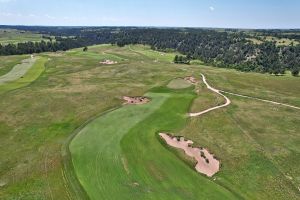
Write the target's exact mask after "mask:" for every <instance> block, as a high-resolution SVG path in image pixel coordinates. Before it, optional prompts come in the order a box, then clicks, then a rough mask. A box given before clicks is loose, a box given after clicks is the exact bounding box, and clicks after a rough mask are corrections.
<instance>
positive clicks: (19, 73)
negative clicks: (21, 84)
mask: <svg viewBox="0 0 300 200" xmlns="http://www.w3.org/2000/svg"><path fill="white" fill-rule="evenodd" d="M36 60H37V59H36V58H35V57H32V58H28V59H25V60H22V63H21V64H17V65H16V66H14V67H13V68H12V70H10V71H9V72H8V73H7V74H5V75H3V76H1V77H0V85H3V84H5V83H8V82H12V81H15V80H18V79H19V78H22V77H23V76H24V75H25V74H26V72H27V71H28V70H29V69H30V68H31V67H32V66H33V64H34V63H35V61H36Z"/></svg>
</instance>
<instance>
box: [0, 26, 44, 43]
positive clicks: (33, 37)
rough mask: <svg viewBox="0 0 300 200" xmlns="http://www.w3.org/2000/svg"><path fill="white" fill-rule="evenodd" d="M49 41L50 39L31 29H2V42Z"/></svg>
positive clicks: (0, 35) (0, 34)
mask: <svg viewBox="0 0 300 200" xmlns="http://www.w3.org/2000/svg"><path fill="white" fill-rule="evenodd" d="M42 40H44V41H48V39H45V38H42V35H41V34H38V33H33V32H29V31H19V30H14V29H0V44H2V45H7V44H16V43H21V42H29V41H30V42H40V41H42Z"/></svg>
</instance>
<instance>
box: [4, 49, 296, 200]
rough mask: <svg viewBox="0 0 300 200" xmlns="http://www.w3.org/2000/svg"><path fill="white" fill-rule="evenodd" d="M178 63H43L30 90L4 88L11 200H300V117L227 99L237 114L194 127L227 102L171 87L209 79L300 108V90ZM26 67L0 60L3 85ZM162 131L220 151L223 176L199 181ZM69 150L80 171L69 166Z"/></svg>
mask: <svg viewBox="0 0 300 200" xmlns="http://www.w3.org/2000/svg"><path fill="white" fill-rule="evenodd" d="M174 56H175V53H160V52H155V51H152V50H151V49H150V48H149V47H145V46H141V45H138V46H125V47H123V48H119V47H117V46H111V45H100V46H92V47H89V50H88V51H87V52H82V49H74V50H71V51H68V52H58V53H43V54H41V55H40V59H39V60H38V61H37V62H36V63H35V64H34V66H36V68H35V67H34V66H33V67H32V68H31V69H36V70H32V71H31V72H30V71H28V72H27V74H28V75H29V76H28V79H27V78H26V77H24V78H23V79H26V80H28V81H27V84H22V87H16V85H17V86H19V83H18V84H17V83H13V84H12V85H11V86H6V87H5V88H3V87H2V86H0V95H1V96H0V97H1V98H0V110H1V113H0V158H1V159H0V197H1V198H3V199H9V200H10V199H70V198H71V197H74V194H76V192H78V191H73V189H74V188H76V185H77V186H78V185H79V183H81V184H82V185H81V186H80V185H79V187H77V189H78V190H85V192H86V193H87V195H88V196H90V198H91V199H100V198H103V199H171V198H172V199H226V198H227V199H235V198H236V199H300V193H299V189H298V188H299V187H300V171H299V167H298V166H299V165H300V159H299V158H300V148H299V147H300V140H299V138H300V135H299V133H300V131H299V130H300V121H299V119H300V112H299V111H298V110H294V109H291V108H286V107H282V106H279V105H273V104H267V103H264V102H259V101H255V100H252V99H245V98H241V97H235V96H231V95H227V96H228V98H230V99H231V101H232V104H231V105H230V106H228V107H226V108H222V109H219V110H215V111H212V112H210V113H207V114H205V115H203V116H199V117H195V118H189V117H188V115H187V113H188V112H190V111H191V112H199V111H201V110H205V109H207V108H210V107H213V106H216V105H220V104H222V103H224V99H222V98H220V97H219V96H217V95H216V94H214V93H212V92H211V91H210V90H208V89H207V88H206V87H205V85H204V84H203V83H202V82H200V83H199V86H198V87H197V88H198V89H199V92H198V93H199V94H198V95H197V94H196V93H195V92H194V90H193V88H192V87H189V88H185V89H177V90H176V89H169V88H167V87H166V85H168V83H170V81H171V80H174V79H176V78H178V77H186V76H190V75H193V76H195V77H196V78H197V79H198V80H201V79H200V73H203V74H204V75H205V76H206V78H207V81H208V83H209V84H210V85H212V86H213V87H215V88H217V89H222V90H224V91H229V92H235V93H239V94H244V95H250V96H255V97H259V98H264V99H269V100H275V101H278V102H283V103H289V104H292V105H295V106H300V100H299V99H300V93H299V91H300V88H299V87H300V79H299V78H298V77H292V76H290V75H288V74H287V75H284V76H271V75H268V74H255V73H241V72H237V71H235V70H228V69H219V68H212V67H208V66H204V65H198V64H192V65H176V64H172V63H171V62H172V60H173V58H174ZM24 58H26V57H24V56H13V57H0V59H1V61H2V59H3V60H4V59H5V63H7V64H5V66H4V67H3V66H1V68H0V70H2V74H1V75H4V74H6V73H7V72H9V71H10V70H11V69H12V68H13V66H15V65H16V64H18V63H20V61H21V60H23V59H24ZM48 58H50V59H48ZM104 59H109V60H112V61H117V62H118V63H117V64H113V65H105V64H101V63H100V62H101V61H103V60H104ZM39 61H40V62H39ZM0 73H1V71H0ZM27 74H25V76H26V75H27ZM33 77H34V78H33ZM29 79H30V80H29ZM32 80H34V81H32ZM29 82H30V84H28V83H29ZM7 87H8V89H7ZM143 95H145V96H147V97H150V98H151V101H150V102H149V103H148V104H144V105H126V106H122V103H123V100H122V97H123V96H143ZM115 108H118V109H115ZM110 109H113V110H112V111H110V112H106V113H104V112H105V111H108V110H110ZM101 113H104V114H101ZM96 116H97V117H96ZM116 124H117V126H116ZM159 131H166V132H172V133H174V134H176V135H182V136H184V137H185V138H187V139H191V140H193V141H194V142H195V145H197V146H203V147H206V148H208V149H209V150H210V151H211V152H212V153H214V154H215V155H216V156H217V157H218V159H219V160H220V161H221V164H222V166H221V170H220V172H218V173H217V174H216V175H215V176H214V177H212V178H207V177H205V176H203V175H200V174H199V173H197V172H196V171H195V170H194V166H193V161H191V160H189V159H187V158H186V157H185V156H184V154H183V153H182V152H181V151H177V150H175V149H173V148H170V147H168V146H166V145H165V144H164V143H163V142H162V141H161V140H160V138H159V137H158V136H157V133H158V132H159ZM77 133H78V134H77ZM72 134H73V136H75V138H74V139H73V140H71V139H72V137H70V136H71V135H72ZM69 137H70V138H71V139H70V138H69ZM68 139H70V140H69V142H70V151H71V153H72V154H71V155H72V157H71V158H70V159H72V160H68V159H64V158H65V156H66V154H62V152H64V153H66V152H67V150H68V149H64V147H68V146H67V145H66V146H65V144H68V142H66V141H68ZM67 153H68V152H67ZM69 156H70V155H69ZM69 161H73V164H74V169H73V167H72V165H68V168H64V166H65V163H64V162H69ZM69 164H70V163H69ZM71 164H72V163H71ZM65 170H68V171H65ZM73 170H74V171H73ZM69 172H70V173H71V172H75V173H76V174H75V173H74V174H72V173H71V175H73V179H70V178H72V177H70V174H68V173H69ZM77 177H78V180H79V181H77V180H76V178H77ZM70 182H71V184H70ZM72 184H74V185H75V187H74V186H73V185H72ZM72 188H73V189H72ZM74 192H75V193H74ZM79 193H80V191H79ZM83 193H84V192H83ZM82 197H85V195H82ZM78 198H79V199H80V196H78ZM74 199H76V198H74Z"/></svg>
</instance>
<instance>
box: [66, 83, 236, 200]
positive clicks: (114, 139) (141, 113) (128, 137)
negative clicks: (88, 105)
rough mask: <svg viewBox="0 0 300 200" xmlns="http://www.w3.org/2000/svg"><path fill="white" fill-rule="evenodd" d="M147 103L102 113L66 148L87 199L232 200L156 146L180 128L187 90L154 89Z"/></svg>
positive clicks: (189, 93)
mask: <svg viewBox="0 0 300 200" xmlns="http://www.w3.org/2000/svg"><path fill="white" fill-rule="evenodd" d="M146 96H148V97H150V98H151V99H152V101H151V102H150V103H148V104H144V105H138V106H136V105H129V106H124V107H122V108H120V109H117V110H115V111H112V112H110V113H107V114H105V115H103V116H101V117H99V118H97V119H96V120H94V121H93V122H91V123H90V124H88V125H87V126H86V127H85V128H83V129H82V130H81V131H80V132H79V134H78V135H77V136H76V137H75V138H74V139H73V141H72V142H71V144H70V151H71V155H72V162H73V165H74V169H75V172H76V174H77V177H78V179H79V181H80V183H81V185H82V186H83V188H84V189H85V191H86V192H87V194H88V196H89V197H90V198H91V199H122V200H124V199H155V200H157V199H201V198H203V199H235V198H236V197H235V196H234V194H232V193H231V192H230V191H228V190H227V189H225V188H223V187H221V186H220V185H217V184H216V183H214V182H213V181H212V180H210V179H208V178H206V177H204V176H202V175H200V174H198V173H197V172H196V171H194V170H193V169H192V168H191V167H190V166H189V165H187V164H186V163H184V162H183V161H182V160H180V159H179V158H178V157H177V156H176V154H174V153H173V152H172V151H169V150H168V148H166V147H165V146H164V145H163V144H162V143H161V142H160V140H159V138H158V136H157V133H158V132H159V131H172V132H176V131H178V130H179V129H181V128H182V127H184V125H185V123H186V120H187V115H186V112H187V110H188V108H189V105H190V103H191V101H192V100H193V99H194V97H195V95H194V94H193V93H192V90H191V89H189V90H187V89H185V90H178V91H176V92H175V91H172V90H170V89H167V88H160V89H156V90H153V91H152V92H150V93H147V94H146Z"/></svg>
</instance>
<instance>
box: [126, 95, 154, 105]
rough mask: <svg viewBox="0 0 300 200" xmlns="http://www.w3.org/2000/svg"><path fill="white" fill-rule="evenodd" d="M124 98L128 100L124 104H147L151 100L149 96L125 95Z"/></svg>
mask: <svg viewBox="0 0 300 200" xmlns="http://www.w3.org/2000/svg"><path fill="white" fill-rule="evenodd" d="M123 99H124V100H125V101H126V102H125V103H124V104H135V105H139V104H146V103H148V102H149V101H150V99H148V98H147V97H128V96H124V97H123Z"/></svg>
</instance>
